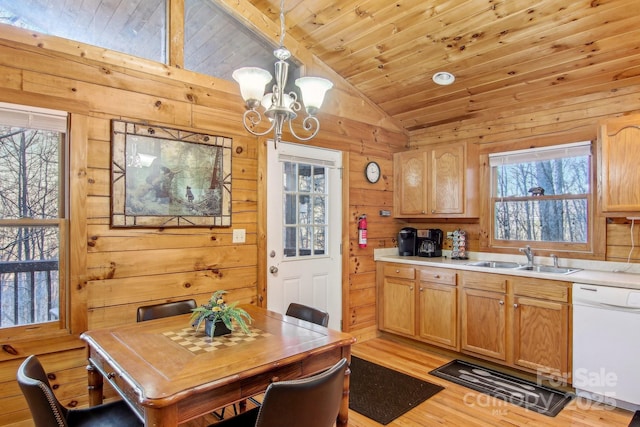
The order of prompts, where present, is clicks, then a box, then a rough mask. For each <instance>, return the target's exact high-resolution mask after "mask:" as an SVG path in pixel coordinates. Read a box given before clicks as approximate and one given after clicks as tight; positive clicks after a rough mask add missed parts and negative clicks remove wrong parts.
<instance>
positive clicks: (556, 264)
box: [549, 254, 558, 268]
mask: <svg viewBox="0 0 640 427" xmlns="http://www.w3.org/2000/svg"><path fill="white" fill-rule="evenodd" d="M549 256H550V257H551V259H552V260H553V266H554V267H555V268H558V255H554V254H551V255H549Z"/></svg>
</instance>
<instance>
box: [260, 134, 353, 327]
mask: <svg viewBox="0 0 640 427" xmlns="http://www.w3.org/2000/svg"><path fill="white" fill-rule="evenodd" d="M268 146H269V149H268V155H267V188H268V190H267V254H266V255H267V308H268V309H269V310H273V311H276V312H278V313H284V312H286V310H287V307H288V306H289V304H290V303H292V302H298V303H301V304H305V305H309V306H312V307H317V308H320V309H322V310H325V311H328V312H329V327H330V328H332V329H338V330H339V329H340V324H341V320H342V261H341V249H340V245H341V241H340V239H341V234H342V223H341V220H342V213H341V212H342V178H341V169H342V153H341V152H339V151H335V150H325V149H320V148H315V147H308V146H304V145H298V144H289V143H282V142H281V143H279V144H278V147H277V149H275V148H274V147H273V143H272V142H269V143H268Z"/></svg>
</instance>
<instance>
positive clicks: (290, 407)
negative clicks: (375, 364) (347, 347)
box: [209, 358, 347, 427]
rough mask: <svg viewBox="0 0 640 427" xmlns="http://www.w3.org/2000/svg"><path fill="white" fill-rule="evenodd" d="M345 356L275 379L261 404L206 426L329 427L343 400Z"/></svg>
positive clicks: (333, 421) (334, 419)
mask: <svg viewBox="0 0 640 427" xmlns="http://www.w3.org/2000/svg"><path fill="white" fill-rule="evenodd" d="M346 369H347V359H345V358H342V359H341V360H340V361H339V362H338V363H336V364H335V365H333V367H331V368H330V369H328V370H326V371H324V372H322V373H320V374H317V375H314V376H311V377H309V378H303V379H299V380H291V381H279V382H274V383H271V384H270V385H269V387H267V391H266V392H265V394H264V400H263V402H262V405H261V406H259V407H256V408H253V409H250V410H248V411H245V412H242V413H240V414H239V415H237V416H235V417H232V418H227V419H225V420H223V421H221V422H219V423H216V424H212V425H211V426H209V427H300V426H304V427H331V426H333V425H334V423H335V422H336V418H337V417H338V412H339V411H340V405H341V403H342V395H343V384H344V376H345V371H346Z"/></svg>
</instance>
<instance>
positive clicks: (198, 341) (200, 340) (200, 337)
mask: <svg viewBox="0 0 640 427" xmlns="http://www.w3.org/2000/svg"><path fill="white" fill-rule="evenodd" d="M164 335H165V336H166V337H167V338H169V339H170V340H172V341H174V342H175V343H176V344H180V345H181V346H183V347H184V348H186V349H187V350H189V351H190V352H192V353H194V354H199V353H203V352H210V351H216V350H219V349H223V348H225V347H232V346H234V345H238V344H241V343H243V342H250V341H255V340H259V339H261V338H264V337H269V336H271V334H270V333H269V332H264V331H262V330H260V329H258V328H253V327H251V326H249V333H248V334H245V333H244V332H242V330H241V329H236V330H234V331H233V332H232V333H230V334H229V335H222V336H219V337H213V339H212V338H211V337H209V336H208V335H206V334H205V333H204V327H202V328H201V329H200V330H199V331H198V332H196V330H195V329H194V328H193V327H187V328H182V329H178V330H176V331H167V332H164Z"/></svg>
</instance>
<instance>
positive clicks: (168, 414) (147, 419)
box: [144, 405, 178, 427]
mask: <svg viewBox="0 0 640 427" xmlns="http://www.w3.org/2000/svg"><path fill="white" fill-rule="evenodd" d="M144 425H145V427H176V426H177V425H178V407H177V405H170V406H165V407H163V408H153V407H150V406H147V407H145V408H144Z"/></svg>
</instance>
